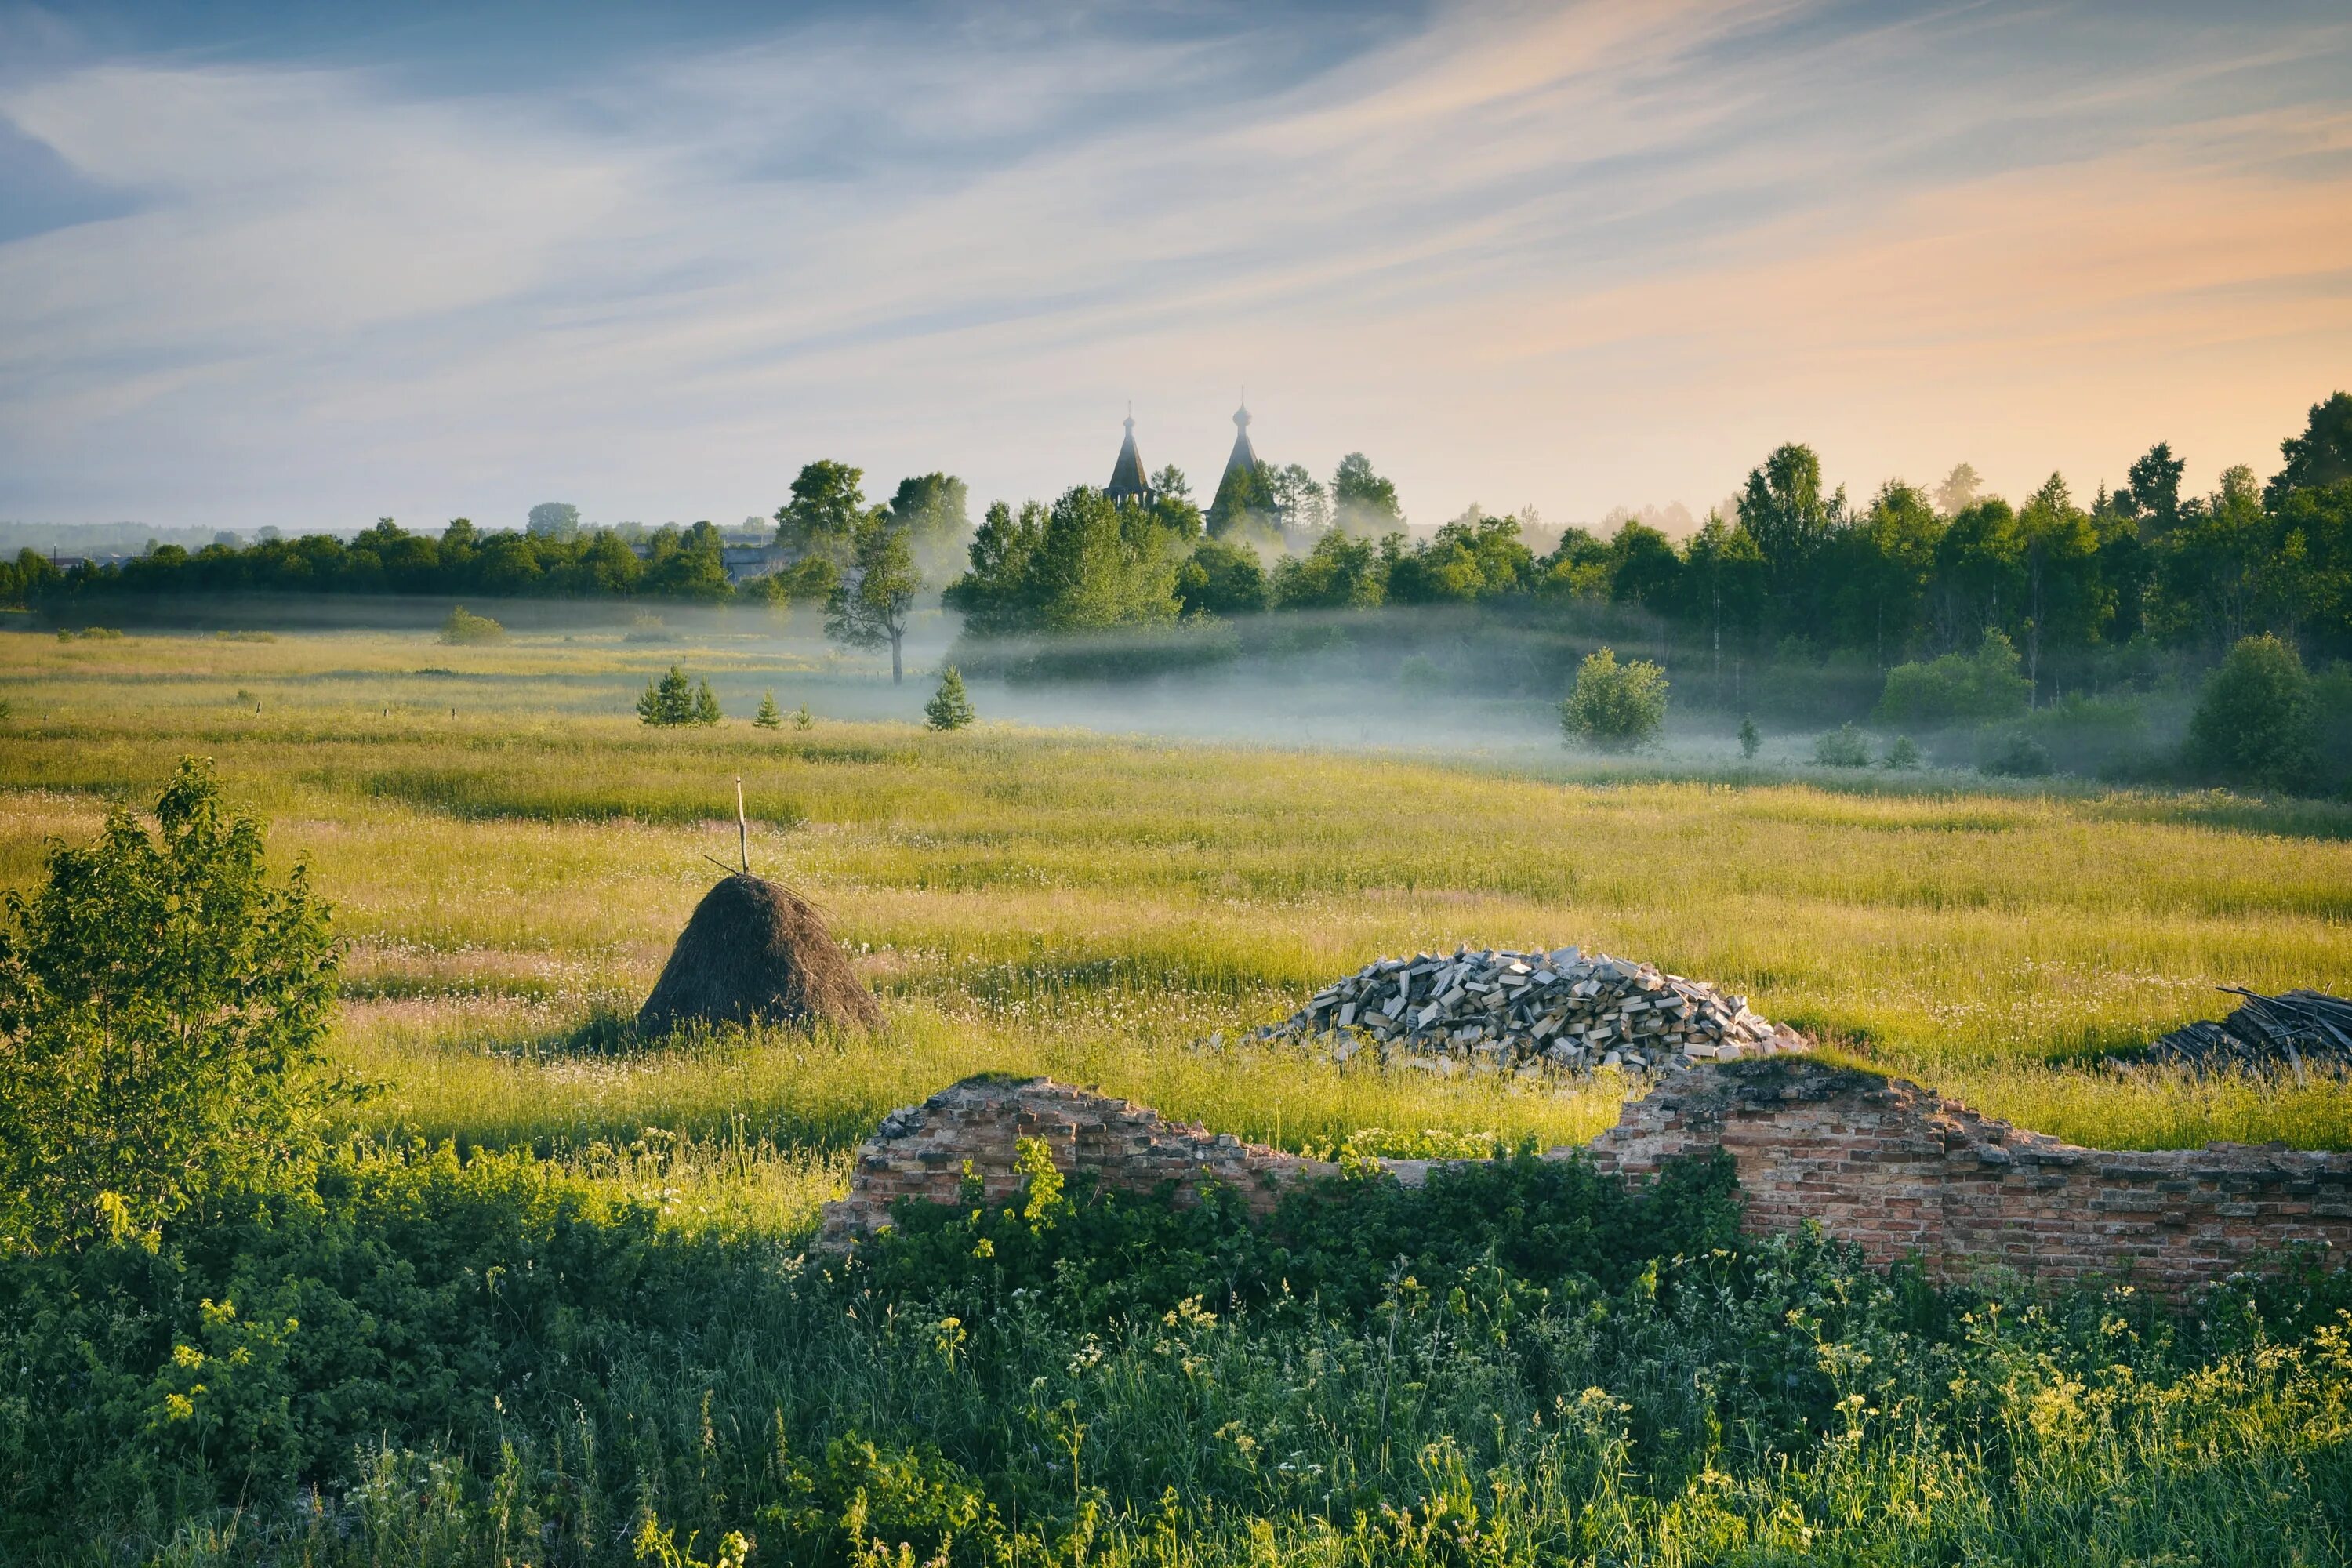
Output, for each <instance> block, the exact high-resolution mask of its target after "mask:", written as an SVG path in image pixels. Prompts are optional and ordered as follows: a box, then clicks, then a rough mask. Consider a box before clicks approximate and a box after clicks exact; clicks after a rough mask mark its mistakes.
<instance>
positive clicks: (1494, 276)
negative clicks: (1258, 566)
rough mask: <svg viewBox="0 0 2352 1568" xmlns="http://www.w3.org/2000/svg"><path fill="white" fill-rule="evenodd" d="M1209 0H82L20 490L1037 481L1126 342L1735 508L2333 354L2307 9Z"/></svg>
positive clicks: (2342, 334) (1523, 493) (1539, 500)
mask: <svg viewBox="0 0 2352 1568" xmlns="http://www.w3.org/2000/svg"><path fill="white" fill-rule="evenodd" d="M1165 20H1166V19H1165V18H1164V17H1163V18H1161V21H1162V22H1165ZM1178 20H1179V21H1181V22H1182V23H1184V25H1181V26H1177V25H1161V26H1152V27H1147V26H1143V25H1142V24H1141V23H1139V22H1138V21H1135V20H1134V19H1132V18H1129V17H1127V16H1122V15H1120V14H1118V13H1098V12H1094V11H1090V10H1086V9H1073V10H1069V11H1066V12H1060V13H1051V12H1040V11H1034V10H1021V11H1008V12H997V13H990V12H984V11H954V12H928V11H910V12H898V13H888V14H882V13H876V12H872V11H859V12H857V13H855V14H852V15H844V16H831V17H825V18H820V19H817V20H813V21H810V22H807V23H804V24H801V25H796V26H790V27H787V28H785V29H782V30H781V31H778V32H774V33H772V34H768V35H765V36H757V37H746V36H740V35H732V34H730V35H727V36H705V37H696V38H694V39H693V40H691V42H690V44H689V45H688V46H678V47H659V48H654V49H649V50H646V51H645V52H643V53H642V54H635V55H633V54H629V53H627V52H623V53H622V54H620V55H618V56H616V57H615V58H611V59H608V60H606V61H604V62H602V64H601V67H600V68H599V69H597V70H594V71H588V72H572V73H570V74H567V75H562V76H561V77H559V78H544V77H535V76H533V75H532V74H531V73H529V72H521V71H518V72H517V73H516V77H517V84H516V85H513V86H509V87H502V88H486V87H484V86H483V85H481V78H482V76H483V74H484V73H482V72H481V71H478V70H476V71H471V72H468V73H466V75H465V78H464V79H463V80H462V81H459V80H457V79H449V80H442V79H440V78H439V77H438V76H437V75H436V68H435V66H434V64H433V62H431V61H418V60H413V59H412V60H396V59H386V58H350V57H352V55H353V54H357V55H360V56H362V57H365V56H367V55H368V53H369V51H368V50H367V49H358V50H345V51H342V52H341V53H339V52H337V51H335V50H331V49H320V50H317V51H314V52H313V54H312V55H311V57H310V58H302V59H288V58H275V59H265V58H246V57H240V56H238V55H237V54H236V51H233V50H231V51H226V53H227V55H228V56H229V58H222V56H223V53H224V51H220V50H206V51H203V52H202V53H201V54H191V53H189V52H188V51H186V50H185V49H177V50H170V51H162V52H155V51H147V52H141V51H136V50H119V49H105V50H99V51H96V52H95V53H93V52H92V51H90V50H89V49H88V48H84V49H82V50H81V51H80V52H79V55H78V54H77V51H76V50H75V49H73V48H70V47H65V46H62V45H58V44H56V43H55V42H54V41H52V42H51V44H50V45H49V46H47V47H46V49H45V52H44V54H43V56H42V61H41V62H40V63H37V65H36V67H34V68H26V69H23V70H20V71H17V72H16V73H14V74H13V75H9V76H6V77H0V117H5V121H6V123H7V125H9V126H11V127H13V128H14V132H15V137H16V142H10V141H8V140H5V139H0V193H5V191H7V190H9V189H10V188H11V187H10V186H9V185H8V184H6V166H7V164H6V161H7V159H8V158H9V157H10V155H11V154H10V153H9V148H10V147H11V146H12V145H16V144H17V143H22V144H23V145H24V146H25V147H28V148H33V149H37V153H38V155H39V156H40V157H41V158H43V159H46V160H50V161H52V162H53V163H54V164H55V166H56V167H57V168H58V169H62V170H64V171H68V172H69V176H70V178H71V179H72V180H74V181H78V182H79V183H80V188H81V189H82V190H83V191H85V192H86V193H95V194H96V195H93V196H92V197H91V199H90V200H89V202H85V203H84V204H83V205H81V206H79V207H77V206H75V205H73V204H71V203H63V202H59V203H54V204H52V206H51V207H50V208H48V209H45V210H47V211H53V212H54V213H55V215H56V219H55V221H56V222H57V224H58V226H53V227H47V228H46V229H43V230H42V231H41V232H32V233H26V234H24V237H18V238H16V239H14V240H12V241H8V242H5V243H0V515H5V514H16V515H22V516H33V517H51V518H58V519H76V518H79V519H97V518H105V517H114V516H126V515H128V516H140V517H145V518H148V519H152V520H153V521H159V522H163V521H172V522H179V521H206V522H208V521H223V522H261V521H273V522H278V523H281V524H286V525H293V526H317V525H337V526H341V525H345V524H350V523H352V522H355V521H365V520H367V519H370V518H373V517H374V516H375V515H377V514H379V513H380V512H383V511H387V510H389V511H394V512H396V513H398V514H400V515H402V516H404V518H406V519H409V520H411V521H437V520H438V519H439V518H441V517H445V516H447V515H449V514H451V513H453V512H457V511H468V512H471V513H472V514H473V515H475V516H477V517H480V518H484V519H486V520H490V521H513V520H514V519H515V518H517V517H519V516H520V512H521V511H522V510H523V509H525V508H527V507H528V506H529V504H530V502H532V501H533V500H542V499H545V498H546V497H547V496H548V495H553V494H562V495H565V496H568V497H571V498H572V499H574V500H578V501H580V502H581V503H582V504H583V507H585V508H586V510H588V511H589V512H590V514H591V515H593V516H598V517H603V518H606V519H613V518H620V517H639V518H654V519H660V518H669V517H694V516H712V517H718V518H722V519H727V518H734V517H740V516H742V515H745V514H746V513H749V512H753V511H764V510H769V509H770V508H772V506H773V505H774V504H775V503H776V500H778V499H779V497H780V496H781V493H782V489H783V487H784V486H785V484H786V483H787V482H788V481H789V479H790V478H791V475H792V473H793V471H794V470H795V469H796V468H797V467H798V465H799V464H800V463H801V462H803V461H804V460H806V459H808V458H813V457H816V456H821V455H822V456H838V457H842V458H847V459H849V460H852V461H858V462H863V463H865V464H866V466H867V467H868V468H871V469H873V470H875V471H876V474H877V479H879V480H880V481H881V482H882V483H885V484H887V482H888V481H890V480H891V479H895V478H896V477H897V475H898V474H899V473H901V472H906V471H911V470H914V469H917V468H933V467H948V468H955V469H957V470H959V471H961V472H963V473H965V474H966V475H968V476H969V477H970V478H971V479H972V480H973V483H974V486H975V489H977V490H978V491H979V492H980V493H982V494H983V495H990V494H1007V495H1021V494H1035V493H1045V492H1049V491H1051V490H1053V489H1058V488H1059V487H1061V486H1062V485H1065V484H1066V483H1069V482H1073V481H1074V480H1077V479H1096V480H1098V479H1100V478H1101V477H1102V476H1101V475H1099V474H1097V472H1096V470H1097V468H1106V467H1107V464H1108V450H1109V447H1108V442H1109V441H1110V440H1115V438H1116V421H1117V416H1118V413H1119V412H1120V410H1121V409H1122V407H1123V405H1124V403H1125V400H1126V399H1127V398H1128V397H1129V396H1132V397H1134V398H1135V399H1136V400H1137V404H1138V412H1139V420H1140V421H1141V423H1142V425H1143V431H1144V434H1145V436H1146V437H1147V438H1148V439H1147V455H1148V456H1150V458H1152V460H1153V461H1155V462H1157V461H1162V460H1167V459H1169V458H1173V459H1174V460H1176V461H1179V462H1181V463H1184V464H1186V465H1187V466H1188V467H1192V468H1196V469H1197V468H1204V467H1205V468H1213V466H1214V464H1215V463H1216V462H1217V461H1218V460H1219V459H1220V458H1221V457H1222V453H1223V445H1224V442H1225V440H1226V439H1227V438H1228V436H1229V432H1228V431H1226V430H1225V428H1224V426H1223V416H1224V415H1225V414H1226V413H1227V412H1229V411H1230V408H1231V405H1232V398H1233V397H1234V390H1233V389H1234V387H1235V386H1236V385H1237V384H1240V383H1242V382H1244V381H1246V382H1248V383H1249V384H1250V386H1251V388H1252V401H1253V403H1254V404H1255V405H1257V406H1258V407H1259V409H1260V412H1261V418H1260V423H1259V424H1258V426H1256V433H1258V434H1260V435H1261V436H1262V437H1264V447H1265V449H1266V450H1267V451H1268V453H1269V455H1271V456H1274V457H1276V458H1280V459H1283V460H1291V459H1294V458H1295V459H1297V460H1302V461H1306V462H1307V463H1309V464H1310V465H1311V466H1314V467H1317V468H1328V466H1329V465H1330V464H1331V462H1332V461H1333V460H1334V459H1336V458H1337V457H1338V456H1339V454H1340V453H1341V452H1342V451H1345V450H1348V449H1350V448H1354V447H1362V448H1363V449H1365V450H1368V451H1370V452H1371V453H1372V455H1373V456H1374V458H1375V460H1376V462H1378V463H1379V464H1380V466H1381V467H1382V468H1384V469H1386V470H1389V471H1391V472H1393V473H1394V474H1395V475H1396V477H1397V478H1398V479H1399V480H1400V483H1401V484H1402V487H1403V489H1404V491H1405V494H1406V498H1407V500H1408V503H1409V505H1410V506H1411V508H1412V511H1413V512H1414V514H1415V515H1416V516H1417V517H1421V518H1424V519H1434V518H1438V517H1442V516H1444V515H1446V514H1448V513H1450V512H1451V511H1453V510H1458V508H1459V507H1460V506H1462V505H1464V504H1465V503H1467V502H1468V501H1470V500H1483V501H1485V502H1486V504H1488V505H1489V506H1510V505H1517V504H1519V503H1521V502H1527V501H1532V502H1535V503H1536V504H1538V505H1539V506H1540V507H1542V508H1543V509H1544V510H1545V511H1546V512H1547V513H1548V514H1549V515H1553V516H1561V517H1568V516H1591V515H1595V514H1597V513H1599V512H1600V511H1601V510H1604V509H1605V508H1607V507H1609V506H1611V505H1612V504H1616V503H1619V502H1640V501H1643V500H1666V499H1669V498H1675V497H1679V498H1682V499H1685V500H1690V501H1692V502H1693V503H1694V504H1701V505H1703V504H1704V502H1705V501H1706V500H1707V499H1710V498H1712V497H1715V496H1718V495H1721V494H1723V493H1725V492H1726V491H1727V490H1728V489H1730V488H1731V487H1732V484H1733V483H1734V481H1735V480H1736V479H1737V477H1738V473H1739V471H1740V470H1741V469H1742V468H1744V467H1745V466H1746V465H1747V464H1748V463H1750V462H1752V461H1754V460H1755V458H1757V457H1758V456H1759V455H1760V453H1761V451H1762V450H1763V449H1764V447H1766V446H1768V445H1769V444H1770V443H1771V442H1774V441H1778V440H1780V439H1787V438H1809V439H1812V440H1814V441H1815V442H1816V443H1817V444H1819V445H1820V446H1821V447H1822V449H1823V451H1824V455H1825V457H1826V458H1827V459H1828V461H1829V463H1830V466H1831V468H1832V472H1833V473H1835V474H1837V475H1839V476H1841V477H1843V478H1846V479H1849V480H1851V481H1852V482H1853V483H1854V484H1855V485H1856V486H1857V487H1861V486H1866V485H1868V484H1869V483H1872V482H1874V480H1875V479H1877V478H1879V477H1882V476H1884V475H1885V474H1886V473H1889V472H1895V471H1905V472H1908V473H1911V474H1913V475H1914V476H1915V477H1916V476H1917V475H1920V474H1924V473H1927V472H1928V471H1929V470H1930V469H1932V468H1938V467H1940V466H1941V465H1945V464H1948V463H1949V462H1950V461H1952V460H1955V459H1957V458H1961V457H1967V458H1970V459H1971V460H1973V461H1975V462H1976V463H1977V464H1978V466H1979V468H1983V469H1985V470H1986V471H1987V472H1988V473H1989V474H1990V475H1992V476H1993V477H1994V478H1995V479H1996V480H1997V481H1998V482H2000V483H2002V484H2006V485H2010V486H2021V485H2024V484H2028V483H2031V482H2032V480H2033V479H2038V478H2039V477H2040V475H2041V474H2042V473H2046V472H2047V471H2048V470H2049V469H2050V468H2053V467H2063V468H2066V469H2068V470H2069V471H2070V472H2071V473H2073V474H2074V476H2075V477H2076V478H2077V479H2079V480H2080V481H2081V482H2083V483H2084V484H2086V485H2087V484H2088V483H2090V482H2092V481H2093V480H2095V479H2097V478H2099V477H2100V476H2101V475H2102V474H2105V475H2108V476H2112V475H2114V474H2115V473H2117V472H2119V471H2120V468H2121V467H2122V465H2123V463H2124V462H2126V461H2127V460H2128V458H2129V457H2130V456H2131V455H2132V453H2133V452H2134V451H2136V450H2137V448H2138V447H2141V446H2144V445H2145V444H2147V442H2148V441H2151V440H2154V439H2157V438H2159V437H2162V438H2167V439H2170V440H2172V441H2174V443H2175V444H2176V445H2177V446H2182V447H2187V449H2188V450H2189V452H2190V453H2191V455H2192V457H2194V458H2196V459H2197V462H2198V464H2199V466H2200V469H2202V470H2203V471H2204V472H2205V473H2206V474H2209V475H2210V472H2211V471H2212V470H2214V469H2218V468H2219V467H2220V466H2221V465H2222V464H2223V463H2226V462H2232V461H2242V460H2252V461H2256V462H2258V463H2259V462H2262V461H2263V460H2265V459H2266V458H2267V457H2268V456H2269V454H2270V453H2271V452H2272V451H2273V450H2274V443H2275V441H2276V439H2277V437H2278V436H2279V435H2281V434H2284V431H2285V428H2286V427H2287V426H2288V425H2290V424H2291V423H2292V421H2293V420H2294V417H2295V416H2296V415H2297V414H2298V413H2299V411H2300V408H2301V405H2303V404H2304V403H2306V402H2308V401H2310V400H2311V399H2312V398H2314V397H2316V396H2318V395H2323V394H2324V393H2325V392H2326V391H2327V390H2328V389H2329V387H2330V385H2332V384H2334V381H2342V380H2343V379H2345V375H2346V372H2345V371H2344V370H2343V369H2342V368H2341V367H2343V366H2345V365H2347V364H2352V353H2347V350H2352V280H2347V268H2352V218H2347V217H2346V216H2345V215H2346V214H2347V213H2352V199H2347V198H2352V148H2348V147H2347V143H2348V142H2352V100H2348V99H2352V95H2347V93H2346V92H2345V91H2344V89H2343V83H2344V82H2345V80H2346V79H2347V76H2346V72H2345V70H2344V66H2345V64H2346V62H2347V59H2352V41H2347V29H2346V27H2345V26H2343V25H2342V24H2340V23H2337V22H2335V21H2333V20H2331V19H2329V18H2328V17H2326V16H2325V15H2317V16H2313V17H2310V18H2303V19H2297V18H2294V17H2285V18H2282V19H2279V20H2274V21H2271V22H2266V23H2264V24H2262V25H2260V26H2254V25H2248V24H2245V23H2242V22H2240V23H2237V24H2235V25H2232V26H2219V25H2214V24H2209V23H2205V22H2202V21H2200V20H2199V19H2198V18H2196V17H2195V16H2189V17H2187V18H2185V19H2183V18H2174V19H2166V18H2164V17H2162V16H2153V15H2150V14H2147V13H2146V12H2145V11H2144V9H2141V8H2134V9H2132V10H2128V11H2118V12H2116V14H2114V15H2113V16H2105V17H2103V16H2098V15H2097V14H2095V13H2090V12H2075V11H2070V12H2068V13H2066V14H2064V15H2063V16H2056V15H2053V14H2050V13H2047V12H2032V11H2011V10H2009V9H2006V8H2003V7H1998V6H1991V5H1956V6H1948V7H1926V8H1920V9H1917V10H1914V11H1910V12H1907V13H1905V14H1901V15H1894V16H1890V15H1888V14H1887V13H1886V12H1885V11H1884V10H1883V9H1881V8H1865V9H1864V10H1861V11H1858V12H1855V11H1847V10H1843V9H1840V8H1835V7H1824V6H1818V5H1804V4H1798V3H1795V0H1780V3H1759V4H1753V5H1728V6H1727V5H1696V4H1694V5H1682V6H1674V5H1614V4H1601V5H1578V6H1572V7H1567V8H1559V7H1532V8H1528V9H1524V10H1506V9H1498V8H1489V7H1459V8H1450V9H1445V10H1442V11H1439V12H1436V13H1434V14H1429V15H1421V14H1415V13H1395V14H1363V13H1343V14H1340V15H1339V16H1328V15H1318V14H1316V13H1314V12H1311V11H1302V12H1281V11H1262V10H1261V11H1252V12H1249V13H1246V14H1244V15H1240V16H1237V18H1236V19H1234V20H1233V21H1231V22H1229V23H1219V22H1215V20H1214V18H1210V19H1208V20H1206V21H1204V20H1203V19H1202V16H1199V15H1192V16H1178ZM23 156H26V157H29V156H30V154H29V153H26V154H23ZM44 177H45V178H50V179H51V182H52V184H54V183H55V179H54V176H44ZM101 198H102V199H101ZM93 215H94V216H93ZM26 226H32V227H38V224H37V223H30V222H28V224H27V225H23V226H18V228H19V229H21V228H23V227H26ZM17 231H18V230H17V229H12V228H11V227H10V226H7V225H5V224H0V235H6V234H8V233H11V232H17ZM2331 376H2332V377H2333V378H2334V381H2331V379H2330V378H2331ZM1106 431H1108V432H1109V433H1110V435H1109V437H1106V434H1105V432H1106ZM2194 477H2196V476H2195V475H2192V478H2194Z"/></svg>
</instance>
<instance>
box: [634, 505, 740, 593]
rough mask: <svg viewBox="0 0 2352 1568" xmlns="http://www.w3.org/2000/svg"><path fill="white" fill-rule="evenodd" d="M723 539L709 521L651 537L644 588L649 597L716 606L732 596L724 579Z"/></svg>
mask: <svg viewBox="0 0 2352 1568" xmlns="http://www.w3.org/2000/svg"><path fill="white" fill-rule="evenodd" d="M725 549H726V540H725V538H724V537H723V536H722V535H721V534H720V533H719V530H718V529H717V528H716V527H715V526H714V525H712V524H711V523H710V522H709V521H702V522H698V523H696V524H695V525H694V526H693V527H691V528H688V529H677V528H664V529H662V530H660V531H658V532H656V534H655V535H654V536H653V540H652V547H651V551H652V552H651V553H650V554H648V555H647V556H646V566H645V574H644V579H643V586H644V588H645V591H646V593H648V594H659V595H663V596H664V597H666V598H672V599H698V600H701V601H703V602H705V603H709V604H715V603H718V602H719V601H720V600H723V599H730V598H733V597H734V595H735V587H734V584H731V583H730V582H729V581H728V579H727V561H726V556H725V553H724V552H725Z"/></svg>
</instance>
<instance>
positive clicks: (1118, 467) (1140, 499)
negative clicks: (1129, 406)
mask: <svg viewBox="0 0 2352 1568" xmlns="http://www.w3.org/2000/svg"><path fill="white" fill-rule="evenodd" d="M1103 494H1104V495H1105V496H1107V497H1108V498H1109V499H1110V500H1112V501H1114V502H1120V503H1124V502H1127V501H1133V502H1134V503H1135V504H1136V505H1138V506H1150V504H1151V483H1150V480H1148V479H1145V478H1144V477H1143V457H1142V454H1140V453H1139V452H1138V451H1137V450H1136V449H1135V416H1134V415H1132V414H1130V415H1129V416H1127V439H1126V440H1124V441H1122V442H1120V443H1119V446H1118V461H1117V462H1115V463H1113V464H1112V465H1111V466H1110V483H1108V484H1107V485H1105V486H1104V487H1103Z"/></svg>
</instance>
